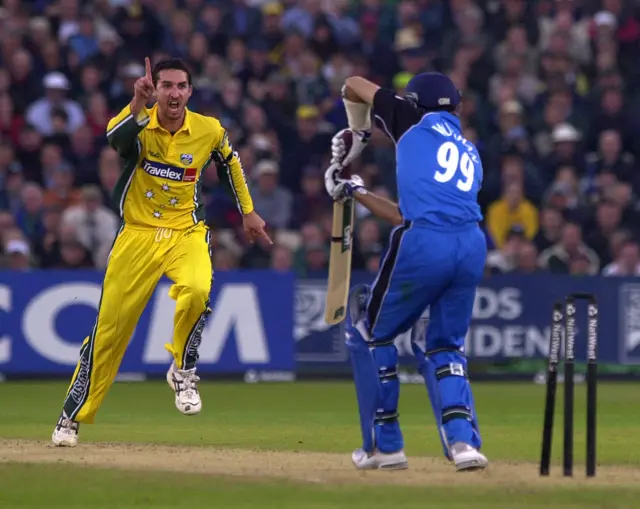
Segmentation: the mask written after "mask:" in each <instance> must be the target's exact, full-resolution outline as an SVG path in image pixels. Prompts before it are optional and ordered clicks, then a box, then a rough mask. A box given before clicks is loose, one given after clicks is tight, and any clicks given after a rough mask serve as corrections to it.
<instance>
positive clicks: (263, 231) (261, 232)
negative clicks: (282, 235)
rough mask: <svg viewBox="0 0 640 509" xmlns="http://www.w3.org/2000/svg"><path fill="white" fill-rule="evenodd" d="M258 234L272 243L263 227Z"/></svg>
mask: <svg viewBox="0 0 640 509" xmlns="http://www.w3.org/2000/svg"><path fill="white" fill-rule="evenodd" d="M258 234H259V235H260V236H261V237H262V238H263V239H264V240H265V241H267V242H268V243H269V244H273V240H271V237H269V234H268V233H267V232H266V231H265V230H264V228H262V229H260V231H259V233H258Z"/></svg>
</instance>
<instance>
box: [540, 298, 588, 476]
mask: <svg viewBox="0 0 640 509" xmlns="http://www.w3.org/2000/svg"><path fill="white" fill-rule="evenodd" d="M578 300H586V301H587V315H588V322H587V380H586V382H587V409H586V410H587V440H586V442H587V451H586V474H587V476H588V477H593V476H595V473H596V384H597V366H598V364H597V349H598V304H597V301H596V298H595V296H594V295H591V294H581V293H576V294H571V295H568V296H567V297H566V299H565V304H564V309H563V305H562V303H560V302H558V303H556V304H555V305H554V307H553V320H552V327H551V334H550V336H551V337H550V341H549V363H548V368H547V391H546V400H545V409H544V424H543V430H542V454H541V457H540V475H542V476H547V475H549V468H550V463H551V444H552V440H553V421H554V414H555V400H556V391H557V383H558V365H559V364H560V355H561V345H562V329H563V327H562V320H563V310H564V320H565V327H564V430H563V431H564V433H563V438H564V444H563V445H564V449H563V455H562V466H563V475H564V476H566V477H570V476H572V475H573V413H574V374H575V342H576V301H578Z"/></svg>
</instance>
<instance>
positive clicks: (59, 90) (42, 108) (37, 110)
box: [25, 71, 85, 136]
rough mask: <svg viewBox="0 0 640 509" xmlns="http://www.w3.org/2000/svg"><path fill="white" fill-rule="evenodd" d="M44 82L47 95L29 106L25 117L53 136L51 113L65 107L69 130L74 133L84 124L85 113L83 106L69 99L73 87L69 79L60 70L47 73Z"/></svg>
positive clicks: (43, 132)
mask: <svg viewBox="0 0 640 509" xmlns="http://www.w3.org/2000/svg"><path fill="white" fill-rule="evenodd" d="M42 84H43V85H44V88H45V96H44V97H41V98H40V99H38V100H37V101H35V102H34V103H32V104H31V105H29V107H28V108H27V111H26V114H25V119H26V121H27V123H28V124H30V125H32V126H33V127H34V128H35V129H36V130H37V131H38V132H39V133H40V134H41V135H43V136H51V135H52V134H53V132H54V129H53V122H52V118H51V113H52V112H53V111H54V110H55V109H63V110H64V111H65V113H66V114H67V117H68V119H69V120H68V122H67V131H68V134H71V133H73V132H74V131H75V130H76V129H78V127H80V126H81V125H83V124H84V121H85V115H84V112H83V111H82V107H81V106H80V104H78V103H77V102H76V101H73V100H71V99H67V97H66V94H67V91H68V90H70V89H71V84H70V83H69V79H68V78H67V77H66V76H65V75H64V74H62V73H61V72H59V71H53V72H50V73H48V74H46V75H45V77H44V79H43V81H42Z"/></svg>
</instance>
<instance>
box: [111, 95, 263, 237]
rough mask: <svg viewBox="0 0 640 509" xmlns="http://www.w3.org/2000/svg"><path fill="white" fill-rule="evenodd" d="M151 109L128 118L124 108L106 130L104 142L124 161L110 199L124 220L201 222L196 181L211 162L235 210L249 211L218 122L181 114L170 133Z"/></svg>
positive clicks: (178, 224)
mask: <svg viewBox="0 0 640 509" xmlns="http://www.w3.org/2000/svg"><path fill="white" fill-rule="evenodd" d="M157 108H158V106H157V105H154V106H153V108H151V109H147V108H144V109H143V110H142V111H141V112H140V114H139V115H138V117H137V118H134V117H133V115H132V113H131V108H130V107H129V105H127V106H126V107H125V108H124V109H123V110H122V111H121V112H120V113H119V114H118V115H116V116H115V117H114V118H112V119H111V121H110V122H109V125H108V126H107V141H108V142H109V145H110V146H111V147H113V148H114V149H115V150H116V151H117V152H118V154H120V157H121V159H122V161H123V163H124V168H123V172H122V175H121V176H120V180H119V181H118V183H117V185H116V186H115V189H114V196H113V199H114V202H115V204H116V206H117V207H118V208H119V210H120V216H121V217H122V219H123V220H124V222H125V223H127V224H135V225H139V226H149V227H154V228H156V227H161V228H173V229H184V228H188V227H190V226H193V225H194V224H196V223H198V222H200V221H202V220H204V219H205V210H204V201H203V199H202V193H201V190H202V185H201V177H202V172H203V171H205V169H206V168H207V166H209V164H210V163H211V162H214V163H215V165H216V166H217V171H218V175H219V177H220V182H221V183H223V184H228V186H229V188H230V190H231V191H232V193H233V196H234V197H235V200H236V203H237V205H238V209H239V210H240V212H241V213H242V214H248V213H249V212H252V211H253V202H252V200H251V195H250V194H249V189H248V187H247V182H246V178H245V175H244V171H243V169H242V165H241V163H240V159H239V157H238V154H237V152H235V151H234V150H233V147H232V146H231V143H230V141H229V137H228V135H227V132H226V130H225V129H224V128H223V127H222V126H221V125H220V122H219V121H218V120H217V119H215V118H213V117H205V116H203V115H199V114H198V113H194V112H192V111H189V110H187V111H186V114H185V118H184V123H183V124H182V127H181V128H180V129H179V130H178V131H177V132H176V133H174V134H173V135H172V134H171V133H169V132H168V131H167V130H165V129H164V128H163V127H161V126H160V124H159V123H158V112H157Z"/></svg>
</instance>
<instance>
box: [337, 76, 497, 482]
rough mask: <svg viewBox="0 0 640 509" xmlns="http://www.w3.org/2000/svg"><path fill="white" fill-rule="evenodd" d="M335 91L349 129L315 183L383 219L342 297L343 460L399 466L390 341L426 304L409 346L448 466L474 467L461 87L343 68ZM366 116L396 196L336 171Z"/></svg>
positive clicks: (469, 191) (473, 155)
mask: <svg viewBox="0 0 640 509" xmlns="http://www.w3.org/2000/svg"><path fill="white" fill-rule="evenodd" d="M343 99H344V103H345V107H346V111H347V117H348V119H349V129H345V130H343V131H341V132H339V133H338V134H336V136H335V137H334V138H333V141H332V166H331V167H330V168H329V169H328V170H327V173H326V174H325V184H326V188H327V192H328V193H329V194H330V195H331V196H332V197H333V199H334V200H343V199H345V198H346V197H353V198H354V199H355V200H356V201H358V202H359V203H361V204H362V205H363V206H365V207H367V208H368V209H369V210H370V211H371V212H372V213H373V214H374V215H376V216H378V217H380V218H382V219H385V220H387V221H389V222H391V223H392V224H394V225H395V228H394V229H393V231H392V232H391V235H390V239H389V247H388V249H387V252H386V254H385V256H384V258H383V260H382V262H381V265H380V269H379V272H378V274H377V277H376V279H375V281H374V282H373V284H372V285H371V287H369V286H358V287H355V288H353V289H352V290H351V293H350V296H349V313H348V316H347V319H346V326H347V346H348V350H349V353H350V357H351V362H352V366H353V376H354V382H355V387H356V393H357V399H358V406H359V412H360V423H361V428H362V438H363V445H362V448H360V449H357V450H356V451H354V453H353V454H352V461H353V463H354V465H355V466H356V467H357V468H359V469H377V468H380V469H403V468H407V467H408V462H407V457H406V455H405V452H404V440H403V436H402V431H401V429H400V424H399V422H398V400H399V392H400V385H399V381H398V372H397V365H398V352H397V350H396V347H395V345H394V339H395V338H396V336H398V335H399V334H401V333H404V332H406V331H408V330H410V329H412V327H414V324H416V322H417V321H418V319H419V318H420V317H421V316H422V315H423V313H425V311H426V310H427V309H428V311H429V325H428V327H427V328H426V341H425V345H426V350H424V351H423V350H422V349H421V348H420V347H419V346H418V345H417V343H415V342H414V343H413V344H414V352H415V354H416V359H417V361H418V367H419V370H420V373H421V374H422V376H423V377H424V380H425V384H426V386H427V391H428V394H429V399H430V400H431V405H432V407H433V412H434V415H435V419H436V423H437V425H438V431H439V435H440V440H441V442H442V446H443V449H444V454H445V456H446V458H447V459H449V460H450V461H452V462H453V463H454V465H455V467H456V469H457V470H458V471H462V470H476V469H483V468H485V467H486V466H487V464H488V461H487V458H486V457H485V456H484V455H483V454H481V453H480V447H481V444H482V442H481V439H480V432H479V429H478V422H477V418H476V413H475V405H474V402H473V395H472V392H471V387H470V385H469V380H468V377H467V360H466V358H465V351H464V341H465V336H466V334H467V330H468V328H469V324H470V321H471V315H472V310H473V303H474V300H475V294H476V289H477V287H478V285H479V283H480V281H481V279H482V276H483V272H484V264H485V258H486V254H487V253H486V240H485V236H484V234H483V232H482V230H481V229H480V227H479V224H478V223H479V222H480V221H481V220H482V214H481V211H480V206H479V205H478V200H477V197H478V192H479V190H480V188H481V185H482V173H483V172H482V162H481V161H480V156H479V155H478V150H477V149H476V147H475V146H474V145H473V143H471V142H469V141H468V140H466V139H465V138H464V135H463V133H462V132H461V127H460V119H459V117H458V111H459V107H460V101H461V95H460V93H459V91H458V90H457V89H456V87H455V86H454V84H453V82H452V81H451V80H450V79H449V78H448V77H446V76H445V75H443V74H440V73H423V74H419V75H416V76H414V77H413V78H412V79H411V81H410V82H409V83H408V85H407V87H406V93H405V96H404V97H398V96H396V95H395V93H394V92H393V91H391V90H386V89H383V88H380V87H378V86H377V85H375V84H373V83H371V82H369V81H367V80H365V79H363V78H359V77H351V78H348V79H347V80H346V83H345V86H344V87H343ZM372 114H373V118H375V121H376V122H377V124H378V126H379V127H380V128H382V129H383V130H384V131H385V132H386V134H387V135H388V136H389V137H390V138H391V139H392V140H393V142H394V143H395V146H396V166H397V168H396V173H397V185H398V197H399V200H398V203H397V204H396V203H393V202H391V201H389V200H386V199H385V198H382V197H379V196H376V195H375V194H373V193H370V192H368V191H367V190H366V189H364V187H363V182H362V179H360V178H359V177H358V176H352V177H351V178H346V177H343V176H342V175H341V171H342V169H343V168H346V167H347V166H348V165H349V164H350V163H351V161H353V160H354V159H355V158H356V157H357V156H358V155H359V154H360V153H361V152H362V150H363V149H364V147H365V146H366V144H367V141H368V140H369V138H370V136H371V127H372ZM413 332H414V333H415V332H417V331H416V330H415V329H414V331H413Z"/></svg>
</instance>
